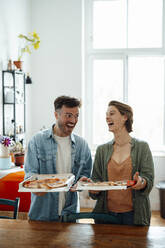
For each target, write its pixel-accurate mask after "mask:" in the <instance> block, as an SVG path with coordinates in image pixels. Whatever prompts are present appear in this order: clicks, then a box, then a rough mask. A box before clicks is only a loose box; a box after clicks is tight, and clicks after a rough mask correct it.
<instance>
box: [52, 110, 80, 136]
mask: <svg viewBox="0 0 165 248" xmlns="http://www.w3.org/2000/svg"><path fill="white" fill-rule="evenodd" d="M78 117H79V108H78V107H73V108H68V107H66V106H62V108H61V109H60V110H57V111H55V118H56V126H55V130H56V134H57V135H58V136H61V137H66V136H69V135H70V134H71V133H72V131H73V129H74V127H75V126H76V124H77V122H78Z"/></svg>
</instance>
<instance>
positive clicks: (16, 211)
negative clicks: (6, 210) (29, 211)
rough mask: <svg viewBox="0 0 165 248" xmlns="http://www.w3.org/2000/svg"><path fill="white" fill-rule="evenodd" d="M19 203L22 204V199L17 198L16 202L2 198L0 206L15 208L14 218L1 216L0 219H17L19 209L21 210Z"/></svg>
mask: <svg viewBox="0 0 165 248" xmlns="http://www.w3.org/2000/svg"><path fill="white" fill-rule="evenodd" d="M19 202H20V198H16V199H15V200H9V199H2V198H0V205H8V206H13V207H14V211H13V217H9V216H0V218H2V219H16V218H17V214H18V209H19Z"/></svg>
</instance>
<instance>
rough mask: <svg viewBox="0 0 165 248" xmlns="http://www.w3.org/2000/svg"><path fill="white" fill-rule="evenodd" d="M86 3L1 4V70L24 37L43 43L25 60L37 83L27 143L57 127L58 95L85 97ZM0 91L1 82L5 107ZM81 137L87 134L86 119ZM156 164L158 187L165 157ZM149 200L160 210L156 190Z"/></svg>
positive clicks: (12, 0) (27, 0)
mask: <svg viewBox="0 0 165 248" xmlns="http://www.w3.org/2000/svg"><path fill="white" fill-rule="evenodd" d="M81 4H82V1H81V0H69V1H68V0H32V1H31V0H0V34H1V35H0V70H2V69H6V65H7V60H8V59H9V58H11V59H12V60H15V59H16V58H17V53H18V46H19V44H18V38H17V36H18V34H19V33H27V32H29V31H33V30H36V32H38V34H39V36H40V38H41V46H40V48H39V50H37V51H34V52H33V53H32V55H30V56H29V55H26V56H25V57H24V70H25V72H30V73H31V76H32V80H33V84H32V85H26V126H27V141H28V140H29V139H30V137H31V136H32V135H33V134H34V133H35V132H37V131H38V130H39V129H40V128H42V127H43V125H44V126H46V127H49V126H50V125H51V124H52V123H53V121H54V114H53V112H54V110H53V102H54V99H55V98H56V97H57V96H58V95H61V94H68V95H73V96H76V97H81V95H82V79H81V77H82V75H81V25H82V24H81ZM1 88H2V87H1V77H0V103H2V96H1ZM1 109H2V106H0V111H1ZM0 116H1V117H2V113H0ZM1 132H2V118H0V133H1ZM76 132H77V133H78V134H79V135H81V134H82V118H81V116H80V121H79V124H78V127H77V129H76ZM154 162H155V185H156V183H157V182H158V181H160V180H165V169H164V167H165V157H163V156H159V157H158V156H154ZM80 196H81V204H82V206H83V207H85V206H86V207H88V206H89V207H92V206H93V205H94V201H92V200H89V199H88V197H87V193H86V192H84V193H80ZM82 196H83V197H82ZM84 196H85V199H84ZM150 198H151V206H152V209H154V210H157V209H159V191H158V190H157V189H156V188H155V186H154V188H153V190H152V192H151V195H150Z"/></svg>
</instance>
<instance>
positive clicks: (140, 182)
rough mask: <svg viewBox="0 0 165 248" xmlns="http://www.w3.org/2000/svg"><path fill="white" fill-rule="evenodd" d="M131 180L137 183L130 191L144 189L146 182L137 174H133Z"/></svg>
mask: <svg viewBox="0 0 165 248" xmlns="http://www.w3.org/2000/svg"><path fill="white" fill-rule="evenodd" d="M133 179H134V180H136V181H137V183H136V184H135V185H134V186H132V189H136V190H139V189H144V188H145V187H146V184H147V182H146V180H145V179H144V178H142V177H141V176H139V172H136V173H135V175H134V177H133Z"/></svg>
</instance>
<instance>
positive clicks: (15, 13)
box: [0, 0, 31, 133]
mask: <svg viewBox="0 0 165 248" xmlns="http://www.w3.org/2000/svg"><path fill="white" fill-rule="evenodd" d="M30 29H31V1H29V0H0V71H2V70H6V69H7V63H8V60H9V59H11V60H12V61H13V60H17V58H18V50H19V49H18V48H19V46H20V44H19V39H18V35H19V34H20V33H27V32H29V30H30ZM24 69H25V71H27V70H30V63H29V58H28V57H27V58H26V60H25V61H24ZM26 88H27V87H26ZM26 94H27V96H28V94H29V88H27V89H26ZM28 99H29V98H28V97H27V100H28ZM28 111H30V110H29V109H28ZM0 116H1V118H0V133H2V77H1V75H0Z"/></svg>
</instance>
